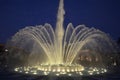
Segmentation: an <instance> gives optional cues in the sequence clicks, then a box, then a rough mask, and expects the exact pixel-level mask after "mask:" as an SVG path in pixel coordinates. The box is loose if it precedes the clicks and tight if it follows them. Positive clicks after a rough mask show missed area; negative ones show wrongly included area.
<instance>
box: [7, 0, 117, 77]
mask: <svg viewBox="0 0 120 80" xmlns="http://www.w3.org/2000/svg"><path fill="white" fill-rule="evenodd" d="M64 14H65V11H64V4H63V0H60V5H59V9H58V16H57V23H56V29H55V30H54V29H53V28H52V26H51V25H50V24H47V23H46V24H45V25H44V26H42V25H39V26H35V27H33V26H29V27H26V28H24V29H21V30H19V32H17V33H16V34H15V35H14V36H13V37H12V39H11V40H9V41H8V43H7V48H8V50H9V52H10V54H9V55H8V65H10V66H12V67H13V68H14V71H16V72H19V73H25V74H33V75H54V76H61V75H63V76H64V75H65V76H76V75H77V76H79V75H94V74H101V73H105V72H107V69H106V64H105V62H104V59H103V58H104V57H103V55H104V54H106V53H115V51H116V50H115V46H116V45H115V44H114V42H113V41H112V40H111V39H110V37H109V36H108V35H107V34H105V33H104V32H102V31H100V30H98V29H95V28H88V27H86V26H85V25H78V26H77V27H75V28H74V27H73V25H72V23H69V24H68V26H67V28H66V30H64V26H63V21H64Z"/></svg>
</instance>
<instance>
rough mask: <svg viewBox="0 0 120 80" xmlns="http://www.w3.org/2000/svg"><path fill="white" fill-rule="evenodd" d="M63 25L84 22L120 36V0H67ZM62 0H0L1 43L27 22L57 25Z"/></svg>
mask: <svg viewBox="0 0 120 80" xmlns="http://www.w3.org/2000/svg"><path fill="white" fill-rule="evenodd" d="M64 2H65V3H64V4H65V11H66V15H65V21H64V27H65V26H67V24H68V23H70V22H72V23H73V25H74V26H77V25H79V24H85V25H86V26H88V27H95V28H97V29H100V30H102V31H104V32H106V33H108V34H109V35H110V36H111V37H112V38H113V39H115V40H117V39H118V37H120V0H64ZM58 4H59V0H0V43H5V42H6V41H7V40H8V39H9V38H10V37H11V36H12V35H14V34H15V33H16V32H17V31H18V30H19V29H22V28H24V27H26V26H35V25H44V24H45V23H50V24H51V25H52V26H53V27H55V25H56V15H57V9H58Z"/></svg>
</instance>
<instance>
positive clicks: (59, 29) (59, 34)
mask: <svg viewBox="0 0 120 80" xmlns="http://www.w3.org/2000/svg"><path fill="white" fill-rule="evenodd" d="M64 14H65V11H64V4H63V0H60V4H59V9H58V15H57V23H56V29H55V35H56V42H55V45H56V50H57V51H56V53H55V54H58V55H57V59H58V62H57V64H61V63H63V36H64V28H63V22H64Z"/></svg>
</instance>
